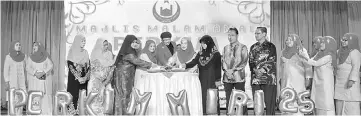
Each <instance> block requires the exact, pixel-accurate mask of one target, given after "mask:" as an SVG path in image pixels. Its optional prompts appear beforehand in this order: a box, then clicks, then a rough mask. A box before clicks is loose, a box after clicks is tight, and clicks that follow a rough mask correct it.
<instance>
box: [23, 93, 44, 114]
mask: <svg viewBox="0 0 361 116" xmlns="http://www.w3.org/2000/svg"><path fill="white" fill-rule="evenodd" d="M43 96H44V93H43V92H41V91H29V98H28V106H27V107H26V109H27V110H26V113H27V114H30V115H40V114H41V109H42V108H41V107H42V106H41V104H42V99H43ZM35 98H39V99H37V100H39V101H35V103H37V104H36V106H40V107H39V108H38V109H36V110H34V109H33V106H34V104H33V103H34V99H35Z"/></svg>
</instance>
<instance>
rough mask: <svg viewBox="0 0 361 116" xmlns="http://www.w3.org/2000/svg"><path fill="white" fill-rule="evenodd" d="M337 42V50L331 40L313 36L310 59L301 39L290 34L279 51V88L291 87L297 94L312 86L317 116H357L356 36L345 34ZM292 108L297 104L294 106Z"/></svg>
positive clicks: (357, 49)
mask: <svg viewBox="0 0 361 116" xmlns="http://www.w3.org/2000/svg"><path fill="white" fill-rule="evenodd" d="M340 40H341V42H340V46H339V49H338V50H337V46H338V45H337V42H336V40H335V39H334V38H333V37H331V36H324V37H322V36H317V37H315V38H314V39H313V51H312V53H311V57H309V55H308V53H307V50H306V49H305V48H304V47H302V40H301V38H299V36H297V35H296V34H290V35H288V37H287V39H286V42H285V44H286V48H285V49H284V50H283V51H282V56H281V63H280V64H281V66H280V72H281V73H280V76H279V77H280V80H281V82H280V83H281V88H285V87H290V88H293V89H295V91H296V92H297V93H299V92H303V91H305V90H306V88H310V87H311V99H312V100H313V101H314V103H315V108H316V110H315V113H316V114H317V115H335V114H336V115H360V101H361V90H360V89H361V88H360V74H359V73H360V71H359V70H360V60H361V59H360V58H361V57H360V47H359V42H358V41H359V40H358V36H357V35H355V34H352V33H346V34H345V35H344V36H343V37H342V38H341V39H340ZM293 106H298V105H297V103H294V104H293ZM298 114H300V113H298Z"/></svg>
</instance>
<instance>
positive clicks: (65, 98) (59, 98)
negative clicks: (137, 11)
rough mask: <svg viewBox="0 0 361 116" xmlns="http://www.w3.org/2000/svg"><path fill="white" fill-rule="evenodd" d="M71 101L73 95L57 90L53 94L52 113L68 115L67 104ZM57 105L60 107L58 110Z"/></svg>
mask: <svg viewBox="0 0 361 116" xmlns="http://www.w3.org/2000/svg"><path fill="white" fill-rule="evenodd" d="M72 101H73V96H71V94H70V93H69V92H66V91H58V92H56V94H55V102H54V110H53V111H54V115H68V114H67V112H68V108H67V106H68V105H69V104H70V103H71V102H72ZM59 107H60V108H61V110H60V112H59Z"/></svg>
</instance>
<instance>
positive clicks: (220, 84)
mask: <svg viewBox="0 0 361 116" xmlns="http://www.w3.org/2000/svg"><path fill="white" fill-rule="evenodd" d="M215 85H216V87H219V86H222V85H223V83H222V81H216V82H215Z"/></svg>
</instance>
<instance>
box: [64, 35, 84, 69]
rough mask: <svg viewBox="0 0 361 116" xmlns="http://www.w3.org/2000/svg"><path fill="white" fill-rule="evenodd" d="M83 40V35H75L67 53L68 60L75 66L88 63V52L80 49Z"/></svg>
mask: <svg viewBox="0 0 361 116" xmlns="http://www.w3.org/2000/svg"><path fill="white" fill-rule="evenodd" d="M82 40H85V37H84V36H83V35H76V36H75V38H74V42H73V44H72V45H71V47H70V50H69V53H68V58H67V59H68V60H70V61H72V62H73V63H77V64H85V63H87V62H88V61H89V54H88V51H87V50H85V49H83V48H81V42H82Z"/></svg>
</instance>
